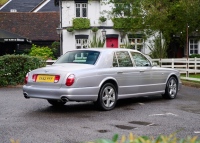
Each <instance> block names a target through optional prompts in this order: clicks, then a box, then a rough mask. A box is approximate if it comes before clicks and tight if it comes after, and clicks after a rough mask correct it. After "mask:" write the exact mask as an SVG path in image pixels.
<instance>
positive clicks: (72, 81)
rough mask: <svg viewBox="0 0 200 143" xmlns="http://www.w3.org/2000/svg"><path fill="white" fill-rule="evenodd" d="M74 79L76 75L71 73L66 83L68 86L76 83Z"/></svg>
mask: <svg viewBox="0 0 200 143" xmlns="http://www.w3.org/2000/svg"><path fill="white" fill-rule="evenodd" d="M74 80H75V75H73V74H70V75H69V76H68V77H67V79H66V83H65V85H66V86H71V85H72V84H73V83H74Z"/></svg>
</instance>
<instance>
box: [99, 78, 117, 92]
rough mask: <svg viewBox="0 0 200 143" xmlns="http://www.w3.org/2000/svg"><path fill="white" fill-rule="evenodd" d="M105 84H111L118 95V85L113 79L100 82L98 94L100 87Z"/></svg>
mask: <svg viewBox="0 0 200 143" xmlns="http://www.w3.org/2000/svg"><path fill="white" fill-rule="evenodd" d="M106 83H112V84H113V85H114V86H115V88H116V90H117V93H118V83H117V80H116V79H114V78H106V79H104V80H102V81H101V83H100V84H99V92H100V90H101V88H102V86H103V85H104V84H106ZM99 92H98V94H99Z"/></svg>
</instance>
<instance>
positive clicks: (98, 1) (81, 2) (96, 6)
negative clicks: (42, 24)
mask: <svg viewBox="0 0 200 143" xmlns="http://www.w3.org/2000/svg"><path fill="white" fill-rule="evenodd" d="M59 2H60V4H59V5H60V13H61V15H60V19H61V24H60V26H61V29H62V34H61V45H62V54H63V53H65V52H66V51H68V50H73V49H80V48H89V47H90V43H91V42H92V41H93V40H92V39H93V37H94V35H95V34H96V36H97V38H100V39H101V41H103V39H105V44H104V46H103V47H105V48H107V47H110V48H120V47H121V48H123V47H124V45H125V44H130V45H131V47H132V48H133V49H138V50H140V51H142V52H143V53H145V54H148V53H149V49H148V48H147V47H148V46H147V45H146V44H145V41H144V39H143V38H142V37H140V35H139V34H134V35H133V34H132V36H129V35H130V33H123V32H120V31H117V30H115V29H113V22H112V20H111V19H110V16H109V15H108V13H104V11H108V10H111V9H112V7H113V6H112V5H111V4H106V3H107V2H108V0H89V1H88V0H60V1H59ZM101 16H104V17H105V18H106V21H105V22H101V21H100V20H99V18H100V17H101ZM78 18H84V19H88V20H89V25H87V24H86V25H87V27H86V29H82V28H81V29H78V30H77V28H76V30H73V31H72V32H68V31H67V28H68V29H69V28H70V27H75V24H73V21H74V20H75V19H78ZM86 21H87V20H86ZM78 22H80V21H78ZM76 24H77V23H76ZM78 25H81V26H83V22H80V23H78ZM93 27H97V28H98V31H97V32H96V33H95V32H93V31H92V28H93ZM102 31H104V32H102ZM125 41H126V42H125Z"/></svg>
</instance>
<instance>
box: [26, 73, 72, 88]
mask: <svg viewBox="0 0 200 143" xmlns="http://www.w3.org/2000/svg"><path fill="white" fill-rule="evenodd" d="M28 76H29V73H27V74H26V77H25V79H24V83H25V84H27V83H28ZM37 77H38V75H37V74H33V75H32V81H33V82H36V80H37ZM59 80H60V75H55V78H54V83H57V82H59ZM74 81H75V75H73V74H70V75H69V76H68V77H67V79H66V82H65V85H66V86H72V85H73V84H74Z"/></svg>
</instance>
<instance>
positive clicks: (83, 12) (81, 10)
mask: <svg viewBox="0 0 200 143" xmlns="http://www.w3.org/2000/svg"><path fill="white" fill-rule="evenodd" d="M76 17H87V3H76Z"/></svg>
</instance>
